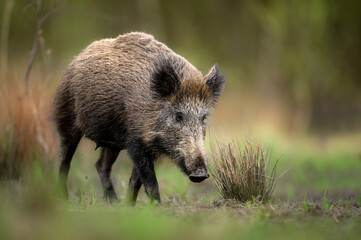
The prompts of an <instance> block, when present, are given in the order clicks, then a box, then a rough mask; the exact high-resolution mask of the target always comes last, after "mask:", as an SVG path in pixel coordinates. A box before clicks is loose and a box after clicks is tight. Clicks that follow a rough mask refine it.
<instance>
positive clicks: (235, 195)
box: [211, 139, 279, 203]
mask: <svg viewBox="0 0 361 240" xmlns="http://www.w3.org/2000/svg"><path fill="white" fill-rule="evenodd" d="M211 151H212V158H213V164H212V166H211V174H212V176H213V178H214V180H215V184H216V187H217V188H218V190H219V192H220V194H221V195H222V196H223V198H225V199H235V200H237V201H239V202H247V201H253V202H254V201H259V202H262V203H267V202H268V201H269V200H270V198H271V195H272V193H273V190H274V188H275V186H276V183H277V181H278V179H279V177H278V178H276V167H277V163H278V160H277V162H276V163H275V164H274V165H273V167H272V169H271V171H270V173H269V175H268V169H269V167H270V166H269V165H270V158H269V157H270V156H269V155H270V154H269V153H270V149H265V148H264V147H263V146H262V145H261V144H259V143H258V142H255V141H252V140H251V139H247V140H246V141H245V144H244V146H241V144H240V143H239V142H237V141H235V140H233V141H232V142H231V143H227V144H225V143H220V142H219V141H216V144H212V148H211Z"/></svg>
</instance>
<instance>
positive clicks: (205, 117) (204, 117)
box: [202, 115, 207, 124]
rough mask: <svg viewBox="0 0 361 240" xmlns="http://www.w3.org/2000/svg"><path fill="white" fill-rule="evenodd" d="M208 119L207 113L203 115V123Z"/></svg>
mask: <svg viewBox="0 0 361 240" xmlns="http://www.w3.org/2000/svg"><path fill="white" fill-rule="evenodd" d="M206 119H207V115H204V116H203V117H202V123H203V124H204V121H205V120H206Z"/></svg>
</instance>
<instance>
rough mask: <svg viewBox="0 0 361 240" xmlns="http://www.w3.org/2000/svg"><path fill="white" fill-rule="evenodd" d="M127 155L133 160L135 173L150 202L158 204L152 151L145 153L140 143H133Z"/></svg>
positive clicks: (157, 188) (145, 149)
mask: <svg viewBox="0 0 361 240" xmlns="http://www.w3.org/2000/svg"><path fill="white" fill-rule="evenodd" d="M128 153H129V155H130V157H131V159H132V160H133V163H134V167H135V168H136V170H137V171H136V172H137V173H138V174H139V178H140V180H141V182H142V183H143V185H144V188H145V192H146V193H147V195H148V197H149V198H150V200H151V201H152V202H154V201H157V202H158V203H160V202H161V201H160V195H159V187H158V181H157V178H156V176H155V171H154V161H155V159H156V157H155V156H154V155H153V154H152V151H147V148H146V146H144V144H142V141H133V142H131V144H130V146H129V147H128Z"/></svg>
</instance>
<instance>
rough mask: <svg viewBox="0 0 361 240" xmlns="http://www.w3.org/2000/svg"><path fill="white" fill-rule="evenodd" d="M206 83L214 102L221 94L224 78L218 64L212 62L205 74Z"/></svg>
mask: <svg viewBox="0 0 361 240" xmlns="http://www.w3.org/2000/svg"><path fill="white" fill-rule="evenodd" d="M205 81H206V84H207V86H208V88H209V90H210V91H211V94H212V97H213V98H214V102H216V101H217V100H218V98H219V97H220V96H221V95H222V92H223V88H224V84H225V82H226V81H225V79H224V77H223V75H221V74H220V73H219V71H218V65H217V64H214V65H213V67H212V68H211V70H209V72H208V74H207V75H206V76H205Z"/></svg>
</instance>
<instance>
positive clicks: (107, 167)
mask: <svg viewBox="0 0 361 240" xmlns="http://www.w3.org/2000/svg"><path fill="white" fill-rule="evenodd" d="M118 154H119V150H118V149H110V148H106V147H102V150H101V153H100V157H99V160H98V161H97V163H96V164H95V167H96V169H97V171H98V173H99V176H100V180H101V183H102V186H103V190H104V198H105V199H106V200H108V201H109V202H117V201H118V197H117V194H116V193H115V190H114V187H113V183H112V179H111V178H110V173H111V171H112V166H113V164H114V162H115V160H116V159H117V157H118Z"/></svg>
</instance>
